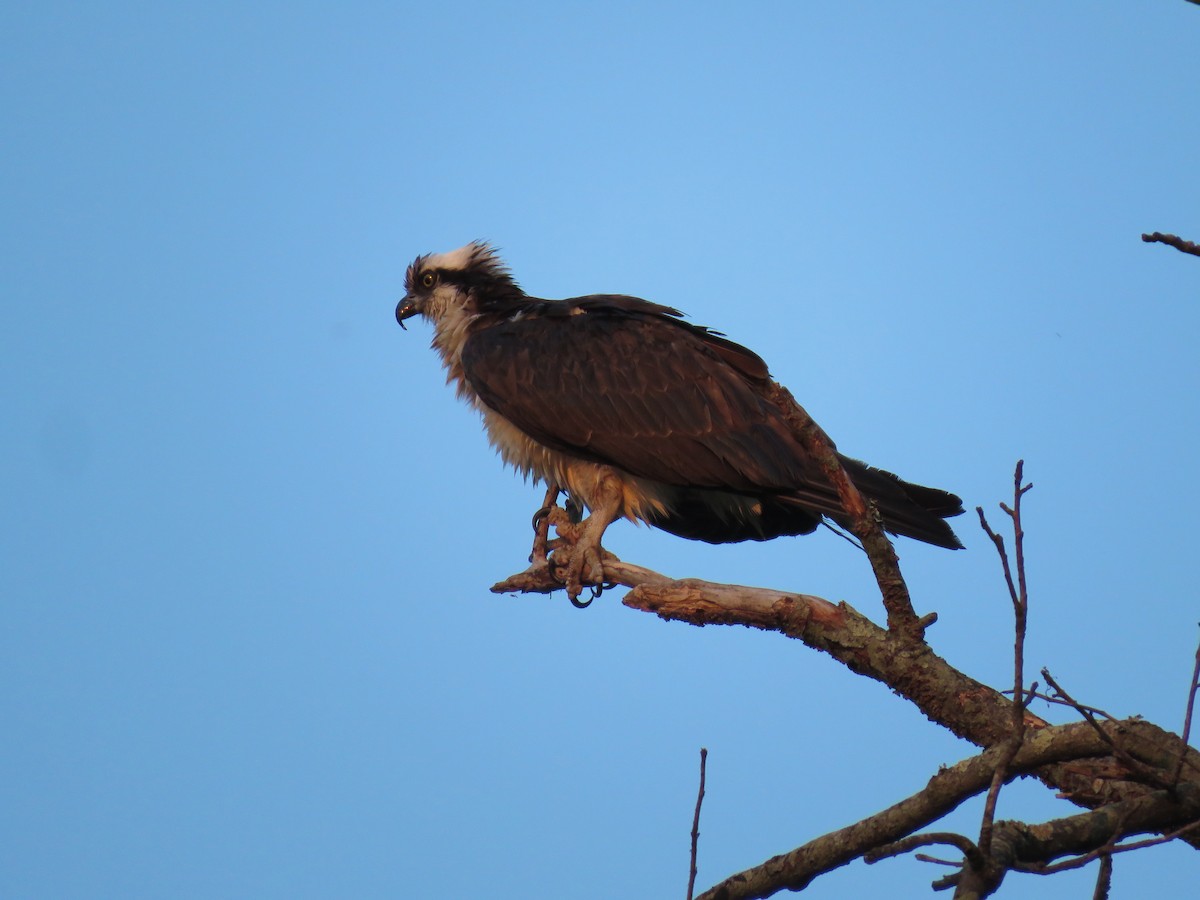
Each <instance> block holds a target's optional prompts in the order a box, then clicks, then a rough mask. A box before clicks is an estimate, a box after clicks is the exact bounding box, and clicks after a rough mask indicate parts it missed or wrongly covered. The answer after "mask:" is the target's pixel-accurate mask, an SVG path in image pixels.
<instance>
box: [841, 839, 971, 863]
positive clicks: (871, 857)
mask: <svg viewBox="0 0 1200 900" xmlns="http://www.w3.org/2000/svg"><path fill="white" fill-rule="evenodd" d="M935 844H947V845H949V846H951V847H957V848H958V849H959V850H961V851H962V855H963V857H964V859H965V860H966V861H967V862H969V863H970V864H971V865H972V866H982V865H983V855H982V854H981V853H980V852H979V848H978V847H976V846H975V844H974V842H972V841H971V839H970V838H967V837H963V836H962V835H961V834H955V833H954V832H952V831H931V832H929V833H927V834H914V835H910V836H909V837H906V838H902V839H900V840H898V841H895V842H894V843H891V844H884V845H883V846H881V847H876V848H874V849H872V850H868V851H867V852H866V853H864V854H863V862H865V863H867V864H868V865H873V864H875V863H877V862H879V861H880V860H884V859H889V858H891V857H893V856H899V855H900V854H902V853H911V852H912V851H913V850H916V849H917V848H918V847H932V846H934V845H935Z"/></svg>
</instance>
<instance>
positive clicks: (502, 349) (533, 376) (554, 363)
mask: <svg viewBox="0 0 1200 900" xmlns="http://www.w3.org/2000/svg"><path fill="white" fill-rule="evenodd" d="M757 359H758V358H757V357H756V356H754V355H753V354H752V353H750V351H748V350H745V349H744V348H741V347H738V345H736V344H732V343H731V342H729V341H725V340H723V339H721V338H719V337H717V336H714V335H710V334H708V333H707V332H705V331H704V330H703V329H699V328H694V327H692V326H688V325H684V324H682V323H678V322H676V321H674V320H669V319H666V318H663V317H661V316H657V315H652V314H642V313H629V312H627V311H620V312H611V311H607V310H604V309H593V310H587V311H583V312H580V313H578V314H576V315H569V316H554V317H547V316H529V317H523V318H518V319H517V320H516V321H502V322H499V323H496V324H493V325H490V326H489V327H486V328H483V329H481V330H480V331H478V332H476V333H474V334H472V335H471V336H470V337H469V338H468V340H467V342H466V345H465V346H464V348H463V354H462V363H463V371H464V373H465V375H466V378H467V380H468V381H469V382H470V384H471V386H472V387H473V388H474V389H475V390H476V391H477V392H478V394H479V396H480V398H481V399H482V400H483V402H484V403H485V404H487V406H489V407H490V408H492V409H494V410H495V411H496V412H498V413H500V414H501V415H503V416H504V417H505V418H507V419H508V420H509V421H511V422H512V423H513V424H514V425H516V426H517V427H518V428H520V429H521V430H522V431H524V432H526V433H527V434H529V435H530V436H531V437H533V438H534V439H535V440H538V441H540V442H542V443H544V444H546V445H547V446H549V447H552V448H554V449H556V450H559V451H561V452H566V453H572V454H575V455H578V456H580V457H582V458H584V459H589V460H593V461H596V462H603V463H607V464H609V465H613V466H616V467H618V468H620V469H623V470H625V471H627V472H629V473H631V474H633V475H638V476H640V477H643V478H649V479H653V480H655V481H661V482H663V483H666V484H671V485H678V486H686V487H705V488H721V489H726V490H740V491H788V490H794V489H795V488H796V486H797V485H801V484H804V483H805V482H806V481H808V480H809V477H808V476H809V473H808V471H806V470H807V468H808V467H807V466H806V465H805V460H804V454H803V452H802V451H801V450H800V447H799V445H798V444H797V443H796V442H795V440H794V439H793V438H792V437H791V434H790V432H789V431H788V429H787V426H786V425H785V424H784V422H783V420H782V417H781V416H780V415H779V413H778V411H777V410H776V409H775V408H774V407H773V406H772V405H771V404H770V403H769V402H767V401H766V400H765V399H763V398H762V397H761V396H760V395H759V394H758V393H757V392H756V391H755V389H754V387H753V385H752V382H751V378H752V377H753V375H752V374H751V373H755V372H756V367H755V366H754V364H753V360H757ZM733 361H737V362H738V363H739V364H738V365H737V366H736V367H735V365H734V364H733ZM758 366H759V367H761V371H762V373H763V374H764V375H765V371H766V369H765V366H762V364H761V360H759V361H758Z"/></svg>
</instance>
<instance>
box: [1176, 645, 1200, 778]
mask: <svg viewBox="0 0 1200 900" xmlns="http://www.w3.org/2000/svg"><path fill="white" fill-rule="evenodd" d="M1197 688H1200V644H1198V645H1197V646H1196V665H1195V666H1194V667H1193V668H1192V686H1191V687H1190V688H1189V689H1188V702H1187V712H1186V713H1185V714H1184V716H1183V735H1182V737H1183V748H1182V749H1181V750H1180V751H1179V762H1178V763H1177V764H1176V766H1175V777H1174V778H1172V779H1171V784H1173V785H1174V784H1179V775H1180V773H1181V772H1183V763H1184V760H1186V759H1187V746H1188V738H1189V737H1191V733H1192V710H1193V709H1195V707H1196V689H1197Z"/></svg>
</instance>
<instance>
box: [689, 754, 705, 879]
mask: <svg viewBox="0 0 1200 900" xmlns="http://www.w3.org/2000/svg"><path fill="white" fill-rule="evenodd" d="M707 760H708V750H707V749H706V748H704V747H701V748H700V792H699V793H698V794H697V795H696V814H695V815H694V816H692V871H691V874H690V875H689V876H688V892H687V900H692V891H694V890H695V889H696V845H697V843H699V841H700V804H701V803H703V802H704V764H705V762H706V761H707Z"/></svg>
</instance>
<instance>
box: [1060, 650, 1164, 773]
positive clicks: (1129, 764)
mask: <svg viewBox="0 0 1200 900" xmlns="http://www.w3.org/2000/svg"><path fill="white" fill-rule="evenodd" d="M1042 677H1043V678H1045V679H1046V683H1047V684H1049V685H1050V687H1051V688H1053V689H1054V691H1055V692H1056V693H1057V694H1058V695H1059V696H1060V697H1062V699H1063V700H1065V701H1066V702H1067V703H1068V704H1069V705H1070V706H1071V707H1072V708H1073V709H1074V710H1075V711H1076V712H1078V713H1079V714H1080V715H1081V716H1083V718H1084V720H1085V721H1086V722H1087V723H1088V724H1089V725H1090V726H1091V727H1092V728H1094V729H1095V730H1096V733H1097V734H1099V735H1100V736H1101V737H1102V738H1103V740H1104V741H1105V743H1107V744H1108V746H1109V747H1110V748H1111V750H1112V754H1113V756H1115V757H1116V758H1117V759H1118V760H1119V761H1120V762H1121V763H1122V764H1123V765H1124V766H1125V767H1126V768H1127V769H1129V771H1130V773H1131V774H1132V775H1136V776H1137V777H1138V778H1139V779H1140V780H1142V781H1144V782H1145V783H1147V784H1152V785H1154V786H1155V787H1159V788H1169V787H1171V786H1172V785H1173V784H1174V783H1175V782H1173V781H1171V780H1170V779H1168V778H1167V777H1166V776H1165V775H1164V774H1163V773H1162V772H1159V771H1157V770H1155V769H1154V768H1152V767H1151V766H1147V765H1145V764H1144V763H1142V762H1141V761H1140V760H1137V759H1134V758H1133V757H1132V756H1130V755H1129V753H1127V752H1126V751H1125V749H1124V748H1123V747H1121V746H1119V745H1118V744H1117V742H1116V741H1114V740H1113V739H1112V738H1111V737H1109V735H1108V733H1107V732H1106V731H1105V730H1104V729H1102V728H1101V727H1100V725H1099V723H1098V722H1097V721H1096V718H1095V716H1093V715H1092V713H1091V712H1090V710H1089V708H1088V707H1085V706H1081V705H1080V704H1078V703H1076V702H1075V698H1074V697H1072V696H1071V695H1070V694H1068V693H1067V692H1066V691H1065V690H1064V689H1063V687H1062V685H1060V684H1059V683H1058V682H1057V681H1055V680H1054V676H1053V675H1051V674H1050V670H1049V669H1046V668H1043V669H1042ZM1182 759H1183V757H1182V756H1181V757H1180V760H1182Z"/></svg>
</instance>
